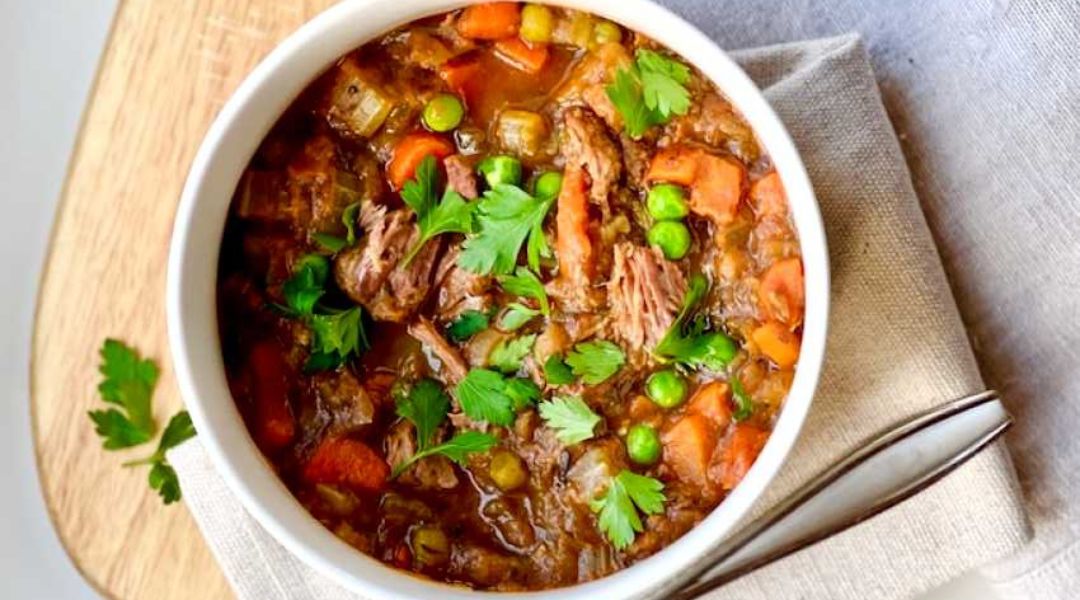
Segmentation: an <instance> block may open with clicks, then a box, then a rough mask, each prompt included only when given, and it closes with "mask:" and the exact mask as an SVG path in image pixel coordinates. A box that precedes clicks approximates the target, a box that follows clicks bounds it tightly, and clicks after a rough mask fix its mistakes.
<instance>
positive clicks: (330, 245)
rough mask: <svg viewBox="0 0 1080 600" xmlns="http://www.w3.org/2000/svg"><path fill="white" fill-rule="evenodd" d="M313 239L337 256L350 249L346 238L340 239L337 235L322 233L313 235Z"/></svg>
mask: <svg viewBox="0 0 1080 600" xmlns="http://www.w3.org/2000/svg"><path fill="white" fill-rule="evenodd" d="M311 239H313V240H315V243H317V244H318V245H319V246H321V247H322V249H323V250H326V251H327V252H329V253H330V254H337V253H338V252H341V251H342V250H344V249H345V248H348V247H349V242H347V241H345V238H340V237H338V236H336V235H331V234H329V233H323V232H321V231H320V232H318V233H313V234H311Z"/></svg>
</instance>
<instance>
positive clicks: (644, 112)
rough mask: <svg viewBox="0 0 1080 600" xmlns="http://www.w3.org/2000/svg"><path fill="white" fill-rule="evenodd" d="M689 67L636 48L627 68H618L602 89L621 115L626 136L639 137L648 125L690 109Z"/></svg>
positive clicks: (683, 113) (663, 121)
mask: <svg viewBox="0 0 1080 600" xmlns="http://www.w3.org/2000/svg"><path fill="white" fill-rule="evenodd" d="M689 82H690V67H688V66H686V65H685V64H683V63H682V62H680V61H678V60H676V59H673V58H668V57H667V56H664V55H663V54H660V53H658V52H654V51H652V50H646V49H644V48H641V49H638V51H637V53H636V54H635V60H634V63H633V64H632V65H630V66H629V67H626V68H623V69H619V70H618V71H617V72H616V73H615V80H614V81H613V82H612V83H611V84H610V85H608V86H607V87H606V88H605V91H606V92H607V95H608V98H609V99H610V100H611V103H612V104H613V105H615V108H616V109H617V110H618V111H619V114H620V115H622V118H623V127H624V129H625V131H626V134H627V135H629V136H630V137H633V138H637V137H641V135H642V134H644V133H645V130H647V129H648V128H649V127H651V126H653V125H662V124H664V123H667V122H668V121H669V120H671V117H672V115H685V114H686V113H687V112H688V111H689V110H690V92H689V90H687V89H686V84H687V83H689Z"/></svg>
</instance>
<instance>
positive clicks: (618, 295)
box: [608, 242, 686, 350]
mask: <svg viewBox="0 0 1080 600" xmlns="http://www.w3.org/2000/svg"><path fill="white" fill-rule="evenodd" d="M685 295H686V278H685V277H684V276H683V274H682V271H680V270H679V267H678V265H677V264H676V263H673V262H671V261H668V260H665V259H664V255H663V254H662V253H661V252H660V250H659V249H657V248H643V247H641V246H635V245H633V244H631V243H629V242H625V243H621V244H619V245H617V246H615V266H614V268H613V269H612V274H611V281H610V282H608V297H609V299H610V300H611V321H612V327H613V329H614V331H615V333H616V334H617V335H618V336H619V338H620V339H621V340H623V341H624V342H626V345H627V346H628V347H630V348H639V349H646V350H647V349H651V348H653V347H654V346H656V344H657V343H659V342H660V340H661V339H662V338H663V337H664V334H665V333H666V332H667V330H668V328H670V327H671V324H672V323H674V322H675V317H676V316H677V315H678V314H679V308H680V306H681V305H682V300H683V296H685Z"/></svg>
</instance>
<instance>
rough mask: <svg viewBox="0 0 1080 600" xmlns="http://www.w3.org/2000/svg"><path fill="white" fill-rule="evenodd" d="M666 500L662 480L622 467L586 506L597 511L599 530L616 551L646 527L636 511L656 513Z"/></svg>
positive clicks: (628, 543)
mask: <svg viewBox="0 0 1080 600" xmlns="http://www.w3.org/2000/svg"><path fill="white" fill-rule="evenodd" d="M665 501H666V498H665V497H664V484H663V483H661V482H660V481H657V480H656V479H653V478H652V477H646V476H644V475H638V474H636V473H634V472H632V471H627V470H625V469H624V470H623V471H621V472H620V473H619V474H618V475H616V476H615V477H613V478H612V479H611V483H610V484H609V485H608V488H607V491H605V492H604V494H603V495H602V496H600V497H599V498H596V499H594V500H592V501H591V502H589V508H590V509H592V511H593V512H594V513H598V514H599V516H598V519H597V523H598V525H599V527H600V531H602V532H603V533H604V535H605V536H607V539H608V541H610V542H611V545H612V546H614V547H615V549H616V550H622V549H624V548H626V547H627V546H629V545H630V544H631V543H633V541H634V536H635V535H636V534H637V533H640V532H642V531H644V530H645V528H644V527H643V526H642V524H641V517H640V516H639V515H638V510H640V511H641V512H643V513H645V514H647V515H655V514H659V513H661V512H663V510H664V502H665ZM635 507H636V508H635Z"/></svg>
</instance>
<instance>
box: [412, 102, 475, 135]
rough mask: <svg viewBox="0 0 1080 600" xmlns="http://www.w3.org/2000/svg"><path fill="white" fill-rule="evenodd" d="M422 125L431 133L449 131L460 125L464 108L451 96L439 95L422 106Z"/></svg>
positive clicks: (463, 115) (463, 116)
mask: <svg viewBox="0 0 1080 600" xmlns="http://www.w3.org/2000/svg"><path fill="white" fill-rule="evenodd" d="M422 118H423V119H424V125H427V127H428V129H430V130H432V131H440V132H442V131H450V130H451V129H453V128H455V127H457V126H458V125H461V120H462V119H463V118H465V106H464V105H463V104H462V103H461V100H458V97H457V96H455V95H453V94H439V95H438V96H435V97H434V98H432V99H431V100H428V103H427V105H425V106H424V114H423V117H422Z"/></svg>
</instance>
